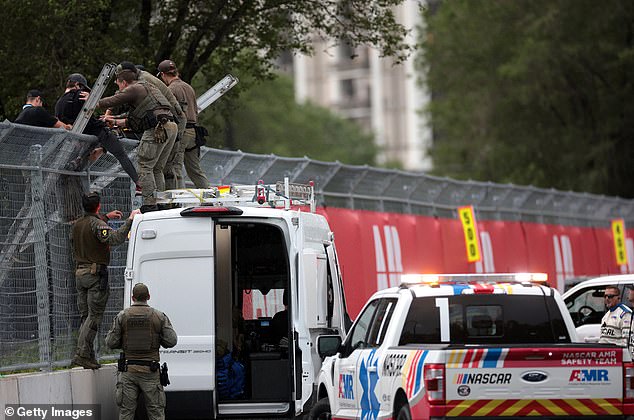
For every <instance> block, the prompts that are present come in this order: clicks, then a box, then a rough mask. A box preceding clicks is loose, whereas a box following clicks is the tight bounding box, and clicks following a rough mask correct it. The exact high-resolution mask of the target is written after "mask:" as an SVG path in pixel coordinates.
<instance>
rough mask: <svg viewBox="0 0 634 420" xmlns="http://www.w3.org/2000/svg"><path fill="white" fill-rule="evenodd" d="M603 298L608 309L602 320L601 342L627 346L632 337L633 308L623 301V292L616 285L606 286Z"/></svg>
mask: <svg viewBox="0 0 634 420" xmlns="http://www.w3.org/2000/svg"><path fill="white" fill-rule="evenodd" d="M603 298H604V300H605V306H606V307H607V308H608V311H607V312H606V314H605V315H604V316H603V319H602V320H601V338H599V343H609V344H616V345H617V346H622V347H626V346H627V345H628V341H629V337H630V327H631V325H630V324H631V322H632V310H631V309H630V308H629V307H627V306H625V305H624V304H622V303H621V293H620V291H619V288H618V287H616V286H608V287H606V288H605V292H604V295H603Z"/></svg>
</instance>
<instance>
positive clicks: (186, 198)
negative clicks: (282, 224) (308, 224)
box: [155, 178, 315, 213]
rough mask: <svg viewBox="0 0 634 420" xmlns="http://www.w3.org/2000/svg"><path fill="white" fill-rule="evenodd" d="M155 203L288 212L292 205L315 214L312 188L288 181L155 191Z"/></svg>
mask: <svg viewBox="0 0 634 420" xmlns="http://www.w3.org/2000/svg"><path fill="white" fill-rule="evenodd" d="M155 196H156V202H157V203H158V204H173V203H182V204H196V205H207V206H228V205H238V206H253V207H262V206H268V207H273V208H280V207H283V208H284V209H286V210H288V209H290V208H291V206H292V205H295V206H309V207H310V211H311V212H312V213H314V212H315V187H314V183H313V182H312V181H310V182H309V183H308V184H297V183H291V182H289V180H288V178H284V181H278V182H277V183H275V184H264V182H263V181H261V180H260V181H258V183H257V184H255V185H223V186H218V187H211V188H199V189H196V188H186V189H177V190H167V191H159V192H156V193H155Z"/></svg>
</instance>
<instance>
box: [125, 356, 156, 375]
mask: <svg viewBox="0 0 634 420" xmlns="http://www.w3.org/2000/svg"><path fill="white" fill-rule="evenodd" d="M126 365H128V366H129V365H137V366H147V367H149V368H150V371H151V372H156V371H157V370H158V369H159V367H161V364H160V363H159V362H157V361H156V360H152V361H149V360H134V359H127V360H126Z"/></svg>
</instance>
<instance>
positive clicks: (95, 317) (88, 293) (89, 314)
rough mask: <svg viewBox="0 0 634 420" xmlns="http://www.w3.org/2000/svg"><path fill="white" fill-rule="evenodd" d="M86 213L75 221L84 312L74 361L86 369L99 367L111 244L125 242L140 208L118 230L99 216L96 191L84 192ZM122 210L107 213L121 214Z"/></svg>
mask: <svg viewBox="0 0 634 420" xmlns="http://www.w3.org/2000/svg"><path fill="white" fill-rule="evenodd" d="M82 206H83V208H84V211H85V214H84V216H83V217H82V218H80V219H79V220H77V221H76V222H75V224H74V225H73V230H72V238H73V251H74V255H75V264H76V271H75V281H76V287H77V306H78V307H79V313H80V315H81V320H82V323H81V327H80V329H79V337H78V339H77V351H76V353H75V357H74V358H73V364H75V365H79V366H83V367H84V368H86V369H99V367H100V365H99V363H97V360H96V359H95V353H94V350H93V341H94V340H95V336H96V335H97V329H98V328H99V325H100V324H101V319H102V317H103V312H104V309H105V308H106V303H108V296H109V295H110V288H109V286H108V264H109V263H110V245H119V244H122V243H123V242H124V241H125V240H126V238H127V235H128V232H129V231H130V227H131V226H132V219H133V218H134V215H135V214H138V213H139V211H138V210H134V211H133V212H132V213H130V216H129V217H128V220H126V221H125V223H124V224H123V226H121V227H120V228H119V229H118V230H116V231H113V230H112V228H111V227H110V226H109V225H108V224H107V223H106V222H105V221H104V219H102V218H101V217H100V216H99V210H100V209H101V203H100V198H99V194H98V193H96V192H93V193H90V194H87V195H84V196H82ZM121 216H122V213H121V212H120V211H119V210H115V211H112V212H110V213H108V214H107V215H106V216H105V219H106V220H107V219H108V218H121Z"/></svg>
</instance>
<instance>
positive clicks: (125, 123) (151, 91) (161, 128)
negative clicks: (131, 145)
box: [97, 69, 178, 212]
mask: <svg viewBox="0 0 634 420" xmlns="http://www.w3.org/2000/svg"><path fill="white" fill-rule="evenodd" d="M137 77H138V75H137V73H136V71H132V70H126V69H123V70H121V71H120V72H119V73H118V74H117V80H116V82H117V86H119V92H117V93H116V94H115V95H114V96H110V97H108V98H103V99H101V100H100V101H99V102H98V104H97V106H98V107H100V108H112V107H115V106H121V105H129V106H130V111H129V113H128V117H127V118H116V117H114V116H113V115H105V116H104V120H105V121H108V122H110V123H112V124H114V125H118V126H119V127H129V128H130V129H131V130H132V131H134V132H135V133H139V134H141V133H142V135H141V143H140V144H139V147H138V149H137V156H138V166H139V184H140V185H141V189H142V196H143V205H142V206H141V212H148V211H154V210H158V207H157V205H156V197H155V196H154V193H155V192H156V191H164V190H165V178H164V176H163V168H164V167H165V162H167V159H168V157H169V154H170V152H171V151H172V148H173V147H174V142H175V141H176V135H177V131H178V128H177V126H176V123H174V115H173V114H172V111H171V110H170V108H171V105H170V103H169V102H168V100H167V99H166V98H165V96H164V95H163V94H161V92H160V91H159V90H158V89H157V88H156V87H154V86H153V85H152V84H150V83H147V82H143V81H139V80H138V79H137Z"/></svg>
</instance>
